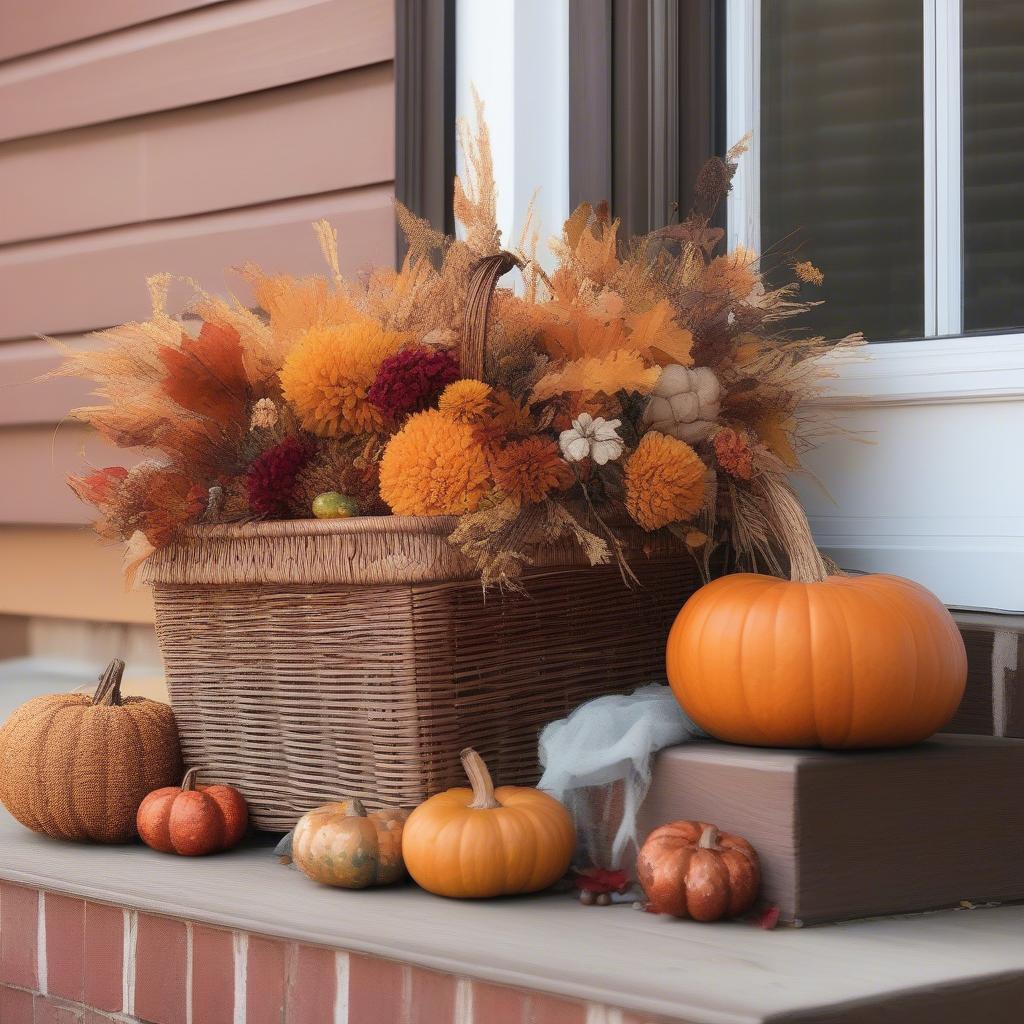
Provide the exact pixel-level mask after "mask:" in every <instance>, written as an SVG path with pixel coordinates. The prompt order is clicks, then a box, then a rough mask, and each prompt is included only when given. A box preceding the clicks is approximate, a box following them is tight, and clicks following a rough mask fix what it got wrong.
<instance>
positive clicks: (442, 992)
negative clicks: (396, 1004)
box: [409, 967, 455, 1024]
mask: <svg viewBox="0 0 1024 1024" xmlns="http://www.w3.org/2000/svg"><path fill="white" fill-rule="evenodd" d="M409 971H410V973H411V975H412V977H411V979H410V984H409V1024H451V1021H452V1020H453V1019H454V1018H455V978H453V977H452V976H451V975H450V974H439V973H438V972H437V971H425V970H423V969H421V968H419V967H410V968H409Z"/></svg>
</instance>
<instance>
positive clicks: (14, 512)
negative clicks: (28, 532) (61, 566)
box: [0, 423, 142, 585]
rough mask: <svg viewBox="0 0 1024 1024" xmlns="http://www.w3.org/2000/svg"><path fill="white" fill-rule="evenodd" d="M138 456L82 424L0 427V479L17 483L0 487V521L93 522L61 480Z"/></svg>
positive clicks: (122, 463)
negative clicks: (117, 446) (69, 475)
mask: <svg viewBox="0 0 1024 1024" xmlns="http://www.w3.org/2000/svg"><path fill="white" fill-rule="evenodd" d="M141 458H142V456H141V454H140V453H135V452H130V451H125V450H124V449H117V448H113V447H111V446H110V445H108V444H106V443H105V442H104V441H102V440H100V438H99V437H97V436H96V435H95V434H94V433H93V432H92V431H91V430H90V429H89V428H88V427H86V426H85V425H83V424H81V423H64V424H62V425H61V426H60V427H53V426H49V425H46V426H33V427H4V428H3V429H0V479H3V480H8V481H18V482H19V484H18V485H17V486H13V485H8V486H6V487H3V488H0V524H3V525H11V524H16V523H17V524H23V525H29V524H33V525H44V524H46V525H70V524H75V523H88V522H91V521H92V520H93V518H94V515H93V509H91V508H89V507H87V506H86V505H83V504H82V503H81V502H80V501H79V500H78V499H77V498H76V497H75V496H74V495H73V494H72V493H71V491H70V489H69V488H68V486H67V484H66V483H65V482H64V477H65V476H66V474H68V473H71V472H74V473H82V472H88V471H89V468H90V467H98V466H132V465H135V464H136V463H137V462H140V461H141ZM96 543H98V544H99V543H102V541H99V540H97V542H96ZM56 582H57V580H56V579H55V580H54V583H55V585H56Z"/></svg>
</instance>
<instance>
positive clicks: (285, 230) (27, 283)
mask: <svg viewBox="0 0 1024 1024" xmlns="http://www.w3.org/2000/svg"><path fill="white" fill-rule="evenodd" d="M52 7H53V8H54V9H53V10H52V11H48V13H47V16H46V17H45V18H41V17H39V12H38V11H34V12H33V13H29V11H30V8H31V5H25V4H23V3H20V2H19V0H0V25H2V26H3V31H2V32H0V37H2V39H0V195H2V196H4V211H3V216H2V217H0V294H2V296H3V299H2V302H0V387H2V395H3V397H2V401H0V480H3V481H5V486H4V487H2V488H0V565H5V568H4V569H3V570H0V613H8V614H35V615H38V614H47V613H48V612H47V608H52V612H50V613H51V614H54V615H61V616H64V617H75V616H79V617H82V618H92V619H98V620H104V621H135V622H137V621H139V620H140V618H141V619H144V618H146V617H147V616H148V615H149V614H150V613H149V611H148V608H149V602H148V600H142V601H140V599H139V595H125V594H124V593H123V590H122V586H121V582H120V579H119V572H118V569H117V562H118V559H117V558H115V557H112V556H111V553H110V552H109V551H108V552H106V554H105V555H104V557H102V558H101V559H98V560H97V559H94V558H93V559H91V558H90V557H89V556H88V555H87V553H86V552H87V550H88V548H87V545H88V544H95V543H96V542H95V541H94V540H93V539H91V538H88V537H85V536H79V535H80V534H81V533H82V531H81V525H82V524H84V523H86V522H87V521H88V519H89V510H88V509H87V508H85V507H84V506H82V505H81V504H79V503H78V502H77V501H76V500H75V499H74V497H73V496H72V495H71V494H70V493H69V492H68V491H67V488H66V487H65V485H64V479H63V478H64V475H65V473H66V472H68V471H69V470H72V469H75V468H78V467H80V466H82V465H86V464H92V465H106V464H110V463H111V462H113V461H115V460H116V461H118V462H123V461H125V460H124V455H123V453H117V454H116V455H115V454H114V453H113V452H112V451H111V449H110V448H109V447H107V446H106V445H105V444H103V443H102V442H101V441H100V440H99V439H97V438H94V437H91V436H90V435H89V433H88V432H87V431H85V430H84V429H83V428H82V427H80V426H78V425H76V424H73V423H68V422H66V417H67V413H68V411H69V410H70V409H71V408H73V407H74V406H75V405H78V404H82V403H84V402H87V401H88V400H89V398H88V392H89V388H88V386H87V385H86V384H84V383H83V382H78V381H68V380H62V379H58V380H53V381H46V382H40V381H39V380H38V379H37V378H38V377H39V375H40V374H43V373H46V372H47V371H49V370H51V369H52V368H53V367H54V366H56V365H57V362H58V357H57V356H56V354H55V351H54V349H53V347H52V346H51V345H50V344H49V343H48V342H47V341H45V340H43V338H42V336H47V337H55V338H57V339H59V340H60V341H62V342H65V343H67V344H70V345H72V346H74V345H79V344H84V343H86V342H85V338H86V336H87V335H88V333H89V332H90V331H94V330H100V329H103V328H106V327H109V326H112V325H114V324H116V323H120V322H123V321H126V320H131V319H137V318H144V317H145V316H146V315H147V313H148V309H149V301H148V292H147V289H146V284H145V279H146V277H147V276H148V275H150V274H153V273H157V272H162V271H169V272H171V273H174V274H181V275H188V276H190V277H193V278H195V279H197V280H199V281H201V282H202V283H203V284H204V285H205V286H206V287H209V288H211V289H212V290H220V291H226V290H229V289H231V290H237V289H239V288H240V287H241V283H240V282H239V281H238V279H237V278H233V277H232V275H231V274H230V272H229V273H227V274H226V273H225V268H229V267H232V266H235V265H238V264H240V263H242V262H246V261H253V262H256V263H259V264H261V265H262V266H264V267H265V268H267V269H271V270H287V271H289V272H292V273H297V274H302V273H308V272H314V271H319V270H321V269H322V260H321V256H320V252H319V247H318V245H317V243H316V239H315V237H314V235H313V232H312V231H311V230H310V222H311V221H313V220H316V219H318V218H320V217H327V218H328V219H329V220H331V222H332V223H333V224H334V225H335V226H336V227H337V229H338V231H339V235H340V240H341V258H342V264H343V269H345V270H346V271H349V272H353V271H356V270H358V269H360V268H362V267H365V266H369V265H372V264H378V263H389V262H391V261H392V260H393V259H394V219H393V215H392V208H391V204H392V196H393V192H394V173H395V171H394V168H395V156H394V69H393V57H394V13H393V4H392V3H391V2H390V0H233V2H230V3H196V2H189V0H134V2H132V3H126V2H124V0H98V2H94V3H90V4H81V3H77V2H72V0H55V2H54V4H53V5H52ZM185 294H186V292H185V291H184V290H183V291H182V297H184V296H185ZM71 534H74V535H75V536H74V537H72V536H71ZM15 551H17V552H18V557H17V559H14V558H13V552H15ZM58 553H59V558H60V561H59V562H58ZM32 564H35V565H36V567H37V574H39V575H41V576H42V580H41V581H39V580H37V581H36V582H35V583H34V584H33V586H32V588H31V597H29V596H28V595H27V593H26V589H25V580H24V567H25V566H26V565H32ZM19 567H20V568H19ZM58 567H59V572H58ZM86 572H89V573H91V574H93V576H94V579H93V582H92V585H91V587H90V588H85V589H83V590H81V591H78V590H76V589H75V588H71V593H70V594H69V593H68V588H67V580H68V578H69V577H71V576H73V575H75V574H84V573H86ZM97 573H98V574H99V575H98V577H96V576H95V574H97ZM90 594H92V595H93V597H94V598H95V599H91V598H90Z"/></svg>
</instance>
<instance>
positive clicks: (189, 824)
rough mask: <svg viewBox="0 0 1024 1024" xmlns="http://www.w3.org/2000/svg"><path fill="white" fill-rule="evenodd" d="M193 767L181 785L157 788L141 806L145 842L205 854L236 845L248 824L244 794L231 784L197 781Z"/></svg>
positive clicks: (187, 853) (170, 850)
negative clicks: (198, 782) (219, 784)
mask: <svg viewBox="0 0 1024 1024" xmlns="http://www.w3.org/2000/svg"><path fill="white" fill-rule="evenodd" d="M198 774H199V769H198V768H190V769H189V770H188V771H187V772H186V773H185V778H184V779H183V780H182V783H181V785H180V786H167V787H164V788H162V789H158V790H155V791H154V792H152V793H150V794H149V796H147V797H146V799H145V800H143V801H142V805H141V806H140V807H139V814H138V828H139V836H140V838H141V839H142V841H143V842H144V843H145V844H146V845H147V846H151V847H152V848H153V849H154V850H159V851H160V852H161V853H177V854H179V855H180V856H182V857H202V856H204V855H206V854H208V853H220V852H221V851H223V850H230V849H231V848H232V847H234V846H237V845H238V844H239V843H240V842H241V841H242V838H243V836H244V835H245V830H246V827H247V825H248V824H249V809H248V807H247V806H246V803H245V797H243V796H242V794H241V793H239V792H238V790H237V789H235V788H234V787H232V786H200V785H197V784H196V778H197V776H198Z"/></svg>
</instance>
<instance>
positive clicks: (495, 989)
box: [473, 981, 527, 1024]
mask: <svg viewBox="0 0 1024 1024" xmlns="http://www.w3.org/2000/svg"><path fill="white" fill-rule="evenodd" d="M526 999H527V994H526V993H525V992H522V991H520V990H519V989H514V988H506V987H505V986H504V985H489V984H487V982H484V981H474V982H473V1020H474V1021H479V1022H480V1024H525V1022H526Z"/></svg>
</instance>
